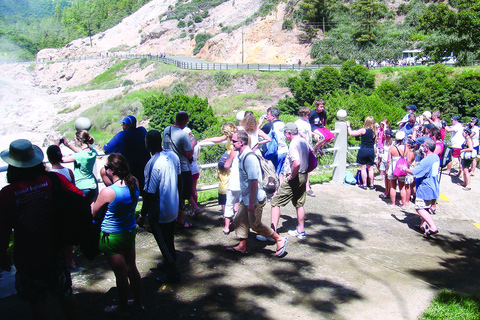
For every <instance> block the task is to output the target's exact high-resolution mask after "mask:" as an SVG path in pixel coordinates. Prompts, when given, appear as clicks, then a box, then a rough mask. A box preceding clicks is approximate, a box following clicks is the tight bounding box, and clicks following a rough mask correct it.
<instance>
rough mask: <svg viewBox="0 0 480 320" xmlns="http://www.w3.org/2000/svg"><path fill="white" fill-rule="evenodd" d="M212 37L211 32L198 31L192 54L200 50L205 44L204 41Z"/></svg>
mask: <svg viewBox="0 0 480 320" xmlns="http://www.w3.org/2000/svg"><path fill="white" fill-rule="evenodd" d="M211 37H212V35H211V34H208V33H199V34H197V35H196V36H195V42H196V45H195V48H194V49H193V54H194V55H196V54H197V53H199V52H200V50H202V48H203V46H204V45H205V42H207V40H208V39H210V38H211Z"/></svg>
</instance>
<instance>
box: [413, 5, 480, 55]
mask: <svg viewBox="0 0 480 320" xmlns="http://www.w3.org/2000/svg"><path fill="white" fill-rule="evenodd" d="M455 3H457V8H455V10H452V9H451V8H450V7H449V5H448V4H447V3H440V4H432V5H430V6H429V7H428V9H427V10H426V11H425V12H424V13H423V15H421V16H420V19H419V20H420V23H419V25H418V29H419V30H420V31H424V32H425V33H427V35H428V38H427V39H426V41H425V42H424V51H425V53H426V54H428V55H430V56H431V57H432V58H433V59H435V60H437V61H440V60H441V59H442V57H444V56H446V55H449V54H450V53H451V52H454V53H455V55H456V56H457V59H458V60H459V62H460V63H464V62H466V60H467V57H468V55H469V54H473V55H474V57H475V58H478V57H480V54H479V51H480V19H479V18H478V17H479V15H480V1H478V0H475V1H472V0H470V1H466V0H458V1H455Z"/></svg>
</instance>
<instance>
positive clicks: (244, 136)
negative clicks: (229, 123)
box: [236, 130, 248, 146]
mask: <svg viewBox="0 0 480 320" xmlns="http://www.w3.org/2000/svg"><path fill="white" fill-rule="evenodd" d="M236 133H237V139H238V141H242V142H243V144H244V145H247V146H248V133H247V131H245V130H239V131H237V132H236Z"/></svg>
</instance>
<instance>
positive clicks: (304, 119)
mask: <svg viewBox="0 0 480 320" xmlns="http://www.w3.org/2000/svg"><path fill="white" fill-rule="evenodd" d="M310 113H311V110H310V108H308V107H301V108H300V110H298V115H299V116H300V119H298V120H296V121H295V125H296V126H297V128H298V134H299V135H300V136H301V137H302V138H303V139H305V141H307V144H308V147H309V148H310V149H312V150H313V141H312V126H311V125H310ZM307 195H308V196H310V197H315V192H313V190H312V188H311V187H310V173H308V177H307Z"/></svg>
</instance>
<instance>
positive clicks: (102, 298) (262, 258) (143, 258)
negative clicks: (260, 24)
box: [0, 172, 480, 320]
mask: <svg viewBox="0 0 480 320" xmlns="http://www.w3.org/2000/svg"><path fill="white" fill-rule="evenodd" d="M478 176H480V172H478V174H477V176H476V177H473V180H472V190H471V191H463V190H462V189H461V187H459V186H457V185H456V184H455V183H456V182H458V181H459V180H458V179H457V178H455V177H450V176H445V175H444V176H443V177H442V181H441V192H442V199H440V200H439V205H438V210H437V214H436V215H435V216H434V220H435V221H436V223H437V225H438V228H439V230H440V233H439V234H438V235H436V236H434V237H433V238H432V239H429V240H427V239H424V238H422V236H421V234H420V233H419V232H418V231H417V230H415V228H414V225H416V224H418V222H419V218H418V216H417V215H416V214H415V211H414V209H413V206H412V207H410V208H409V209H408V210H401V208H400V207H395V208H391V207H390V206H389V205H388V204H387V203H386V202H384V201H383V200H381V199H379V197H378V195H379V194H380V191H381V190H383V187H382V186H383V182H379V181H375V183H376V184H377V191H370V190H368V191H367V190H362V189H360V188H358V187H357V186H350V185H336V184H332V183H327V184H316V185H313V190H314V191H315V193H316V194H317V196H316V197H315V198H311V197H309V198H308V199H307V203H306V206H305V207H306V212H307V222H306V232H307V237H308V238H307V240H306V241H300V240H298V239H296V238H291V239H290V244H289V247H288V254H287V256H286V257H284V258H282V259H278V258H275V257H274V253H275V246H272V245H268V244H265V243H262V242H259V241H257V240H255V237H254V234H251V237H250V241H249V254H248V255H246V256H240V255H235V254H232V253H228V252H226V251H225V249H224V248H225V246H228V245H235V244H236V243H237V240H236V238H235V235H234V233H231V234H230V235H229V236H224V235H223V233H222V223H223V222H222V221H221V214H220V208H219V207H218V206H216V205H213V204H212V206H209V205H207V211H206V212H205V213H204V214H203V215H202V216H200V217H198V218H197V219H195V220H194V221H192V222H193V223H194V224H195V228H194V229H191V230H182V231H179V232H178V237H177V239H176V244H177V250H178V256H179V265H180V269H181V272H182V274H183V281H182V283H180V284H177V285H166V286H165V285H162V286H160V285H158V284H157V283H156V282H155V280H154V279H155V277H156V276H157V271H156V270H155V266H156V263H157V262H158V261H159V260H160V259H161V258H160V257H161V255H160V253H159V250H158V248H157V246H156V243H155V241H154V239H153V237H152V236H151V235H150V234H148V233H146V232H144V231H143V230H139V233H138V236H137V255H138V257H137V261H138V267H139V270H140V273H141V275H142V278H143V285H144V290H143V291H144V293H145V294H144V299H145V301H144V304H145V306H146V310H145V311H144V312H142V313H137V314H134V315H132V317H131V318H135V319H158V318H159V317H162V318H163V319H186V318H188V319H200V318H201V319H286V318H287V319H392V320H393V319H395V320H397V319H405V320H408V319H412V320H413V319H417V318H418V317H420V316H421V315H422V313H423V311H424V310H425V309H426V308H427V307H428V305H429V303H430V301H431V299H432V298H433V297H434V296H435V294H436V293H437V292H438V290H439V288H444V287H446V288H452V289H455V290H457V291H460V292H465V293H477V292H478V288H479V287H480V286H479V285H480V283H479V281H480V269H479V268H478V265H479V262H480V261H479V257H480V255H479V248H480V247H479V245H480V241H479V238H480V229H479V228H478V227H477V226H476V225H475V223H476V222H479V223H480V212H479V210H478V208H479V205H480V178H478ZM269 220H270V205H269V204H267V206H266V209H265V212H264V222H265V223H268V224H269ZM295 225H296V219H295V211H294V208H293V207H291V206H288V207H286V208H283V209H282V217H281V220H280V226H281V227H280V228H279V232H280V233H281V234H283V235H285V234H286V232H287V230H289V229H293V228H294V227H295ZM479 227H480V226H479ZM77 260H78V262H79V264H80V265H81V268H80V269H79V270H78V271H77V272H76V273H74V276H73V280H74V287H75V291H76V293H77V298H78V300H79V304H80V308H81V318H82V319H87V318H89V319H103V318H104V315H103V308H104V306H106V305H111V304H114V303H115V301H114V299H115V298H116V291H115V289H114V287H115V280H114V276H113V273H112V272H111V271H110V270H109V267H108V266H107V265H106V263H105V259H104V258H103V257H97V259H96V260H95V261H84V260H83V259H82V257H77ZM2 290H3V288H2ZM52 302H53V301H52ZM50 305H51V307H52V310H53V316H54V318H56V317H58V316H59V314H60V309H59V306H58V304H57V303H51V304H50ZM0 310H2V313H4V314H5V315H9V316H10V318H13V319H21V318H24V317H25V315H28V314H29V311H28V309H26V308H25V305H24V304H22V303H21V302H20V301H19V300H18V298H16V297H15V296H12V297H8V298H4V299H0Z"/></svg>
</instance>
